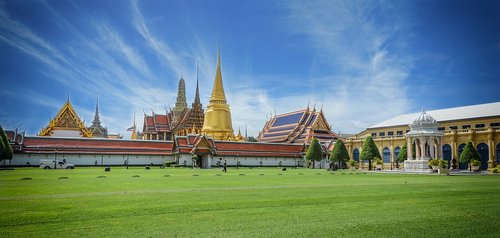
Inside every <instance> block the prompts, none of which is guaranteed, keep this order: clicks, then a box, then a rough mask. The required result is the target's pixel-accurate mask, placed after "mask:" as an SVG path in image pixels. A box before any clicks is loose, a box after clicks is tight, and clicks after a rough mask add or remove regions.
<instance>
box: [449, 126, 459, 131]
mask: <svg viewBox="0 0 500 238" xmlns="http://www.w3.org/2000/svg"><path fill="white" fill-rule="evenodd" d="M450 129H452V130H456V129H458V127H457V126H450Z"/></svg>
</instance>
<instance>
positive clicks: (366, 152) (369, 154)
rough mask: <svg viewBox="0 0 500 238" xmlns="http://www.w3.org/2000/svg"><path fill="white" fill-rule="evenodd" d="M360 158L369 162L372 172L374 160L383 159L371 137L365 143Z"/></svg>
mask: <svg viewBox="0 0 500 238" xmlns="http://www.w3.org/2000/svg"><path fill="white" fill-rule="evenodd" d="M359 158H360V159H361V160H363V161H364V160H368V169H369V170H372V160H374V159H377V158H379V159H382V157H380V152H379V151H378V148H377V146H376V145H375V142H374V141H373V139H372V137H371V136H368V137H366V139H365V142H363V148H362V151H361V155H360V156H359Z"/></svg>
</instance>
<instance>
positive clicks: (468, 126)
mask: <svg viewBox="0 0 500 238" xmlns="http://www.w3.org/2000/svg"><path fill="white" fill-rule="evenodd" d="M469 128H470V125H463V126H462V129H464V130H465V129H469Z"/></svg>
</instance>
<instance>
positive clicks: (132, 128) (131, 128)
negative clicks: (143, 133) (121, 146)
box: [127, 125, 135, 131]
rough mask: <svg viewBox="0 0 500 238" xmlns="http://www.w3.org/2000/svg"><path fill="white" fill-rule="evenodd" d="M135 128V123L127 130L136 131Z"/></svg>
mask: <svg viewBox="0 0 500 238" xmlns="http://www.w3.org/2000/svg"><path fill="white" fill-rule="evenodd" d="M134 130H135V125H133V126H132V127H130V128H128V129H127V131H134Z"/></svg>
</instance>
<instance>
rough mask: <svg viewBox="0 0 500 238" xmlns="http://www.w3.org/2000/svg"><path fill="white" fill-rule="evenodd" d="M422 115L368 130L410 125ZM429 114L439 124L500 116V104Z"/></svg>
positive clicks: (396, 120)
mask: <svg viewBox="0 0 500 238" xmlns="http://www.w3.org/2000/svg"><path fill="white" fill-rule="evenodd" d="M420 114H421V112H418V113H411V114H403V115H399V116H396V117H393V118H391V119H389V120H386V121H383V122H381V123H378V124H375V125H373V126H370V127H368V129H372V128H381V127H392V126H402V125H409V124H411V123H412V122H413V120H415V118H417V117H418V116H419V115H420ZM427 114H429V115H430V116H432V117H434V118H435V119H436V120H437V121H438V122H444V121H452V120H463V119H471V118H483V117H493V116H500V102H494V103H486V104H478V105H471V106H464V107H453V108H446V109H439V110H432V111H427Z"/></svg>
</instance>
